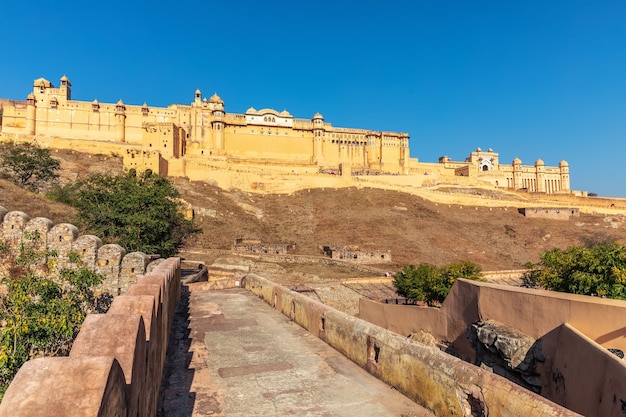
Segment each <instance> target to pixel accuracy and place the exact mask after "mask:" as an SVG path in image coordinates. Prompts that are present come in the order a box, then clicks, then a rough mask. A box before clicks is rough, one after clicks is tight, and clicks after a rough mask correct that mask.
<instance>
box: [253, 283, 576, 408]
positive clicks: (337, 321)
mask: <svg viewBox="0 0 626 417" xmlns="http://www.w3.org/2000/svg"><path fill="white" fill-rule="evenodd" d="M242 284H243V286H245V287H246V288H247V289H249V290H250V291H251V292H252V293H254V294H255V295H257V296H258V297H260V298H262V299H263V300H265V301H266V302H267V303H268V304H270V305H271V306H273V307H274V308H276V309H277V310H278V311H280V312H282V313H283V314H284V315H285V316H287V317H289V318H290V319H291V320H293V321H294V322H295V323H297V324H299V325H300V326H302V327H304V328H305V329H306V330H307V331H309V332H310V333H311V334H313V335H315V336H317V337H319V338H320V339H322V340H324V341H325V342H326V343H328V344H329V345H330V346H332V347H333V348H335V349H336V350H338V351H339V352H341V353H342V354H343V355H344V356H346V357H347V358H349V359H351V360H352V361H354V362H355V363H357V364H358V365H360V366H361V367H363V368H365V369H366V370H368V371H369V372H370V373H371V374H372V375H374V376H376V377H378V378H379V379H381V380H383V381H385V382H386V383H388V384H390V385H391V386H393V387H395V388H396V389H398V390H399V391H401V392H402V393H404V394H405V395H406V396H407V397H409V398H411V399H412V400H414V401H415V402H417V403H418V404H420V405H422V406H424V407H426V408H428V409H430V410H432V411H433V412H434V413H435V414H436V415H438V416H449V415H458V416H470V415H487V414H488V415H489V416H494V417H495V416H539V415H541V416H578V414H576V413H574V412H572V411H570V410H567V409H566V408H563V407H561V406H559V405H557V404H554V403H552V402H550V401H549V400H547V399H545V398H543V397H541V396H539V395H537V394H535V393H532V392H530V391H528V390H526V389H524V388H522V387H520V386H518V385H516V384H514V383H512V382H510V381H508V380H507V379H505V378H503V377H501V376H498V375H496V374H493V373H491V372H489V371H487V370H484V369H481V368H479V367H477V366H474V365H472V364H470V363H468V362H465V361H463V360H461V359H458V358H456V357H453V356H451V355H448V354H446V353H444V352H441V351H440V350H439V349H437V348H432V347H428V346H425V345H422V344H419V343H416V342H413V341H411V340H409V339H408V338H406V337H404V336H401V335H399V334H396V333H393V332H391V331H389V330H386V329H383V328H381V327H379V326H376V325H374V324H371V323H369V322H366V321H364V320H361V319H358V318H355V317H352V316H350V315H347V314H345V313H342V312H339V311H337V310H335V309H333V308H331V307H328V306H326V305H324V304H322V303H320V302H318V301H316V300H313V299H311V298H308V297H306V296H305V295H302V294H299V293H296V292H293V291H291V290H289V289H287V288H285V287H282V286H280V285H278V284H275V283H273V282H271V281H269V280H267V279H265V278H262V277H259V276H257V275H253V274H248V275H247V276H246V277H245V278H244V279H243V282H242Z"/></svg>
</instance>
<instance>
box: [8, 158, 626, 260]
mask: <svg viewBox="0 0 626 417" xmlns="http://www.w3.org/2000/svg"><path fill="white" fill-rule="evenodd" d="M55 156H56V157H59V158H60V159H61V160H62V167H63V179H64V180H65V181H67V180H70V179H76V178H82V177H84V176H86V175H88V174H90V173H93V172H101V171H109V172H116V171H117V172H119V171H121V162H120V161H119V158H114V157H111V156H103V155H100V156H92V157H88V156H86V155H81V154H76V153H72V152H58V153H56V154H55ZM173 182H174V184H175V185H176V186H177V187H178V189H179V190H180V191H181V194H182V196H183V198H184V199H185V200H186V201H187V202H189V203H190V204H191V205H192V206H193V207H194V209H195V212H196V221H197V223H198V225H199V226H200V227H202V229H203V233H202V234H200V235H198V236H195V237H193V238H191V239H190V240H189V242H188V243H187V247H186V249H188V250H190V251H194V252H201V251H204V250H206V249H229V248H230V246H231V244H232V243H233V240H234V239H235V238H238V237H249V238H257V239H261V240H262V241H263V242H267V243H295V244H296V251H295V253H298V254H304V255H321V252H320V250H319V246H320V245H324V244H339V245H358V246H360V247H361V248H372V249H381V250H391V254H392V258H393V263H392V264H385V265H380V266H381V267H382V268H384V269H385V270H390V271H393V270H397V269H400V268H401V267H402V266H404V265H407V264H411V263H412V264H417V263H420V262H427V263H431V264H435V265H441V264H445V263H448V262H452V261H460V260H471V261H473V262H476V263H477V264H479V265H480V266H481V267H482V268H483V269H484V270H493V269H514V268H519V267H522V266H523V265H524V264H525V263H526V262H528V261H537V260H538V259H539V255H540V254H541V253H542V252H544V251H546V250H549V249H551V248H554V247H559V248H566V247H568V246H571V245H582V244H585V243H586V242H598V241H605V240H618V241H621V242H626V220H625V219H624V216H623V215H613V216H606V215H585V214H581V216H580V217H579V218H572V219H571V220H569V221H558V220H547V219H529V218H525V217H524V216H522V215H521V214H519V213H518V211H517V207H514V206H512V207H508V208H492V209H489V208H485V207H468V206H458V205H448V204H437V203H433V202H430V201H428V200H424V199H423V198H421V197H418V196H414V195H410V194H405V193H401V192H396V191H384V190H379V189H367V188H364V189H356V188H347V189H337V190H335V189H312V190H308V191H302V192H297V193H294V194H291V195H260V194H249V193H243V192H240V191H237V190H222V189H219V188H217V187H215V186H213V185H210V184H207V183H201V182H189V181H186V180H184V179H173ZM455 192H462V190H458V189H456V190H455ZM471 192H474V193H475V192H476V190H472V191H471ZM489 192H490V190H485V193H486V194H488V193H489ZM0 205H2V206H4V207H5V208H7V209H9V210H21V211H24V212H26V213H28V214H29V215H30V216H31V217H35V216H45V217H49V218H51V219H52V220H53V221H54V222H55V223H58V222H65V221H67V222H72V221H74V211H73V210H71V209H68V208H67V207H65V206H63V205H59V204H56V203H52V202H49V201H47V200H45V199H44V198H42V197H40V196H35V195H33V194H30V193H27V192H25V191H23V190H20V189H19V188H17V187H15V186H13V185H12V184H9V183H7V182H4V181H0Z"/></svg>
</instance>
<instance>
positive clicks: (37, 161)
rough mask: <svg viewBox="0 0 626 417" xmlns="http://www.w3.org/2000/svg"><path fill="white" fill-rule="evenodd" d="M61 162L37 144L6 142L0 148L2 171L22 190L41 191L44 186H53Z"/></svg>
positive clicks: (0, 167) (0, 166) (57, 176)
mask: <svg viewBox="0 0 626 417" xmlns="http://www.w3.org/2000/svg"><path fill="white" fill-rule="evenodd" d="M60 168H61V162H60V161H59V160H58V159H56V158H53V157H52V156H51V155H50V149H45V148H42V147H40V146H39V145H37V144H36V143H27V142H25V143H14V142H5V143H3V144H2V146H0V171H1V172H2V173H3V174H4V175H5V176H6V177H7V178H9V180H11V181H12V182H14V183H15V184H17V185H19V186H20V187H22V188H26V189H29V190H31V191H39V189H40V188H41V187H43V186H44V185H49V184H53V183H54V182H56V181H57V180H58V178H59V174H58V173H57V172H58V171H59V169H60Z"/></svg>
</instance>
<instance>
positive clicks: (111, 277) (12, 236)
mask: <svg viewBox="0 0 626 417" xmlns="http://www.w3.org/2000/svg"><path fill="white" fill-rule="evenodd" d="M0 243H2V244H3V245H5V246H6V247H7V249H8V250H9V251H10V252H11V253H12V254H13V255H19V253H20V247H21V246H22V245H26V246H31V245H35V248H36V249H37V250H38V251H39V252H41V253H46V252H54V253H55V254H56V256H54V257H49V258H44V259H43V260H42V264H49V266H50V267H51V268H50V273H52V276H54V275H55V274H56V273H58V272H59V271H60V270H61V269H62V268H72V267H75V266H77V264H78V263H80V264H82V265H85V266H87V267H88V268H90V269H92V270H93V271H95V272H97V273H100V274H102V275H104V277H105V279H104V281H103V283H102V284H101V285H100V287H99V290H101V291H107V292H110V293H111V294H114V295H119V294H123V293H126V291H127V290H128V288H129V287H130V285H132V284H133V283H135V282H136V280H137V275H143V274H145V273H146V272H149V271H151V270H152V269H153V268H155V267H156V266H157V265H158V264H159V263H160V262H162V259H157V260H155V261H153V260H152V258H151V257H150V256H148V255H146V254H145V253H143V252H131V253H126V251H125V250H124V248H122V247H121V246H119V245H116V244H106V245H104V244H103V243H102V240H101V239H100V238H98V237H97V236H93V235H82V236H79V233H78V228H77V227H76V226H74V225H71V224H69V223H61V224H57V225H54V224H53V223H52V221H50V220H49V219H46V218H44V217H35V218H30V217H29V216H28V215H27V214H26V213H24V212H21V211H8V210H6V209H5V208H4V207H2V206H0ZM48 261H50V262H48Z"/></svg>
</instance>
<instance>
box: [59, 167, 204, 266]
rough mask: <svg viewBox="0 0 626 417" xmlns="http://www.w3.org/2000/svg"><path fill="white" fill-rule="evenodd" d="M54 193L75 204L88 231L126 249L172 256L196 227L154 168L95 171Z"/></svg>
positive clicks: (171, 189)
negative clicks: (140, 171) (138, 171)
mask: <svg viewBox="0 0 626 417" xmlns="http://www.w3.org/2000/svg"><path fill="white" fill-rule="evenodd" d="M51 196H52V197H53V198H54V199H57V200H59V201H63V202H65V203H69V204H71V205H73V206H75V207H76V208H77V209H78V223H79V224H80V226H83V227H84V228H85V229H86V230H87V231H88V232H89V233H92V234H94V235H96V236H98V237H100V238H101V239H102V240H103V241H104V242H105V243H117V244H119V245H121V246H122V247H123V248H124V249H126V250H127V251H141V252H144V253H148V254H156V253H158V254H160V255H162V256H164V257H168V256H171V255H173V254H175V253H176V251H177V249H178V248H179V247H180V246H181V245H182V244H183V241H184V239H185V238H186V237H187V236H189V235H190V234H193V233H196V232H197V231H198V230H197V229H195V228H194V227H193V224H192V222H191V221H189V220H186V219H185V217H184V215H183V212H182V207H181V204H180V202H179V193H178V190H176V188H174V186H173V185H172V184H171V183H170V182H169V181H168V180H167V179H166V178H163V177H161V176H159V175H156V174H153V173H152V172H151V171H146V172H144V173H143V174H141V175H137V174H136V172H135V171H134V170H131V171H129V172H127V173H123V174H120V175H117V176H111V175H105V174H96V175H92V176H91V177H89V178H87V179H85V180H83V181H79V182H77V183H72V184H68V185H66V186H64V187H61V188H59V189H58V190H56V191H55V192H54V193H53V194H52V195H51Z"/></svg>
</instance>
